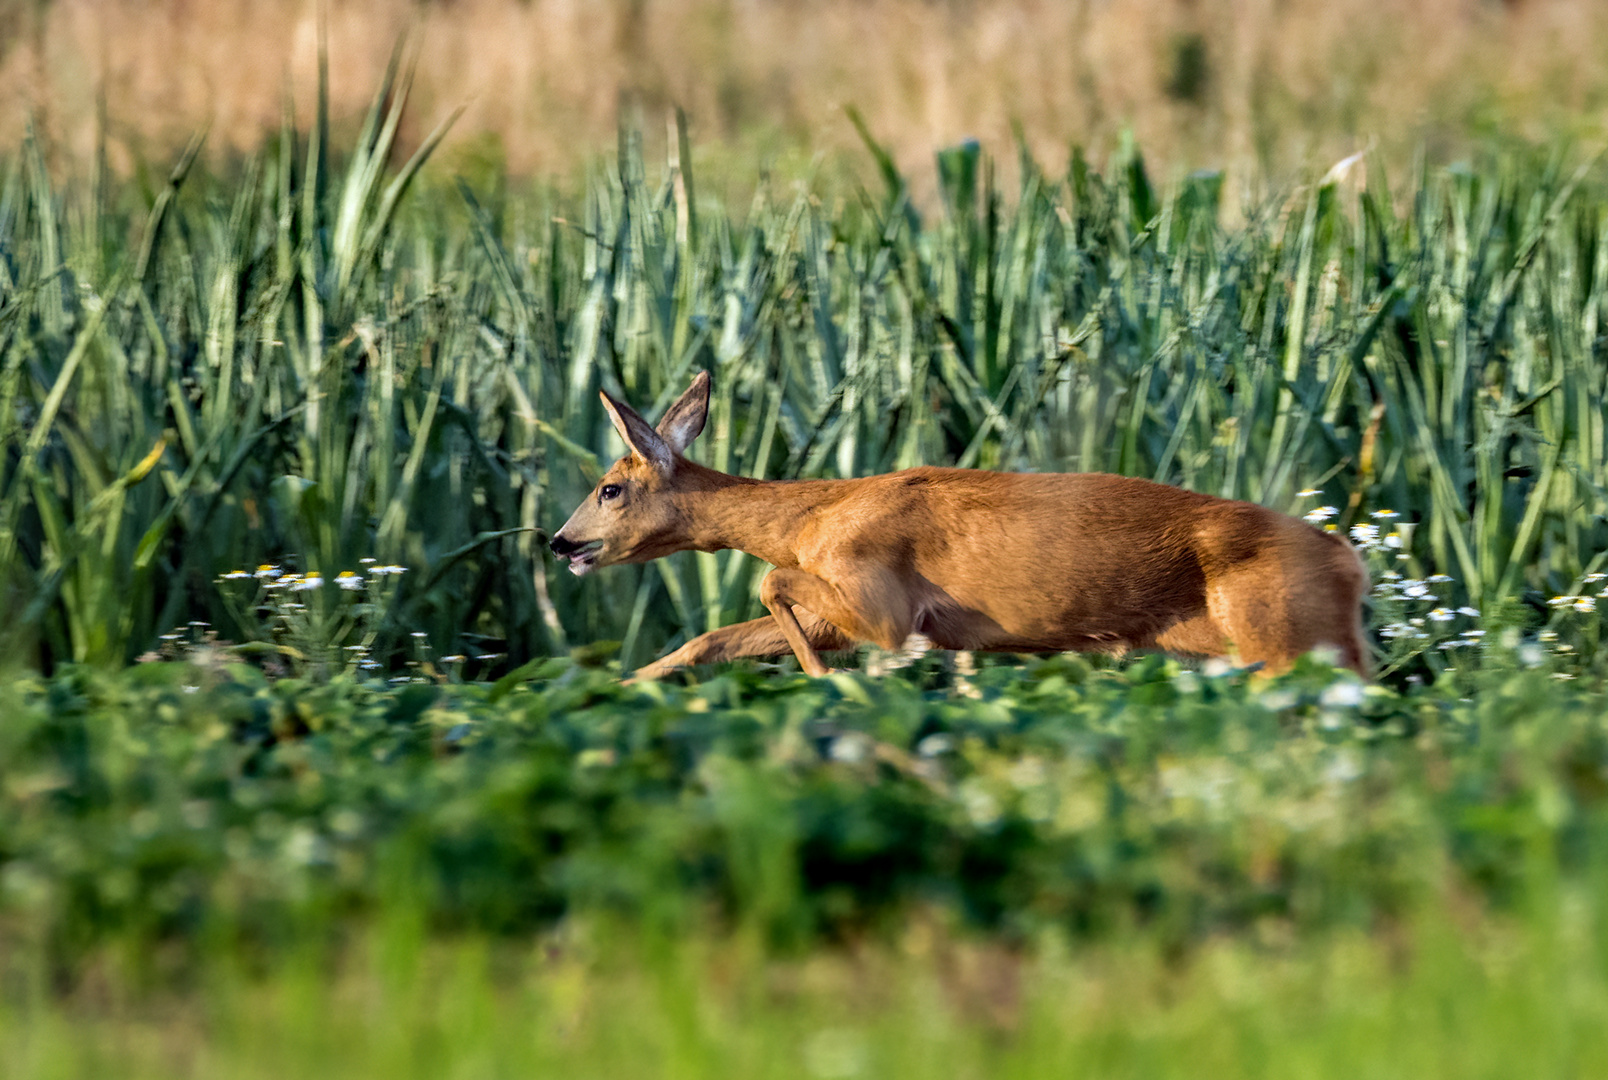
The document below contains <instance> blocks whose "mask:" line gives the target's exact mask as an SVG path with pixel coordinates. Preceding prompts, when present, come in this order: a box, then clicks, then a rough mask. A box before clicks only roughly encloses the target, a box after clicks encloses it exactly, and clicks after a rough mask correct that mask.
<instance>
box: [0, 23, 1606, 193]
mask: <svg viewBox="0 0 1608 1080" xmlns="http://www.w3.org/2000/svg"><path fill="white" fill-rule="evenodd" d="M327 8H328V11H327V19H328V35H329V47H330V58H331V64H330V77H331V94H332V103H333V106H334V109H335V111H336V114H337V115H338V116H346V117H351V116H353V115H354V114H356V113H357V112H358V111H359V110H360V109H361V108H362V107H363V106H364V105H365V104H366V101H367V98H368V95H369V94H370V93H372V90H373V87H374V86H375V85H376V83H377V81H378V78H379V75H380V72H381V71H382V70H383V66H384V64H385V62H386V59H387V57H388V55H389V52H390V49H391V47H392V44H393V43H394V41H395V40H396V38H397V37H398V35H400V34H401V33H403V31H404V30H406V29H407V28H409V27H410V26H411V27H413V28H414V29H415V42H416V44H417V45H418V49H419V68H418V71H419V78H418V84H417V89H418V93H419V96H418V99H417V100H418V104H419V107H418V108H416V109H415V110H414V112H413V118H412V119H413V122H414V123H415V124H416V125H417V130H416V131H415V132H414V137H418V136H419V135H420V134H422V132H423V131H424V130H427V129H428V127H429V126H430V125H433V124H434V123H435V121H436V120H437V119H439V118H440V117H441V116H443V115H445V114H446V113H447V112H448V111H449V110H450V109H452V108H454V107H456V106H457V105H459V104H465V103H467V105H468V111H467V113H466V115H465V117H464V118H463V120H462V121H460V126H459V127H458V129H457V132H456V133H455V135H454V137H453V141H454V143H456V145H457V148H458V152H459V153H461V154H468V153H472V154H475V155H477V156H487V155H489V156H491V157H492V158H493V159H494V160H500V161H501V162H505V163H506V165H507V167H508V168H509V169H511V170H512V171H513V172H515V173H517V174H549V175H561V176H562V175H565V174H568V173H570V172H571V171H572V170H573V169H574V168H575V167H576V165H577V163H579V162H583V161H585V160H587V159H589V158H590V157H592V156H593V155H595V154H596V153H598V152H599V151H602V150H606V149H607V148H608V147H609V146H610V145H611V144H612V142H613V140H614V137H615V130H616V122H617V120H618V118H619V116H620V113H621V110H622V108H623V109H626V110H628V117H631V116H634V117H638V118H641V120H642V122H643V124H644V126H645V127H646V128H647V129H648V130H649V131H650V132H653V131H657V130H659V128H660V110H661V109H662V108H663V107H664V106H665V105H667V104H669V103H679V104H681V105H683V106H685V107H686V109H687V110H688V112H689V114H690V115H691V117H692V119H693V122H694V125H695V135H696V138H697V142H698V144H699V146H700V148H701V152H702V153H708V154H719V153H724V152H726V151H728V150H729V151H738V152H741V153H744V154H746V155H747V157H746V158H744V159H743V160H745V161H746V162H748V163H749V164H748V165H747V167H748V168H749V169H751V168H752V164H751V162H752V161H753V159H754V155H753V151H756V150H757V151H758V152H759V154H760V156H766V155H769V156H773V157H774V156H777V155H780V154H784V153H787V152H794V151H802V152H804V153H809V152H814V151H819V150H827V151H831V150H834V149H840V148H845V147H851V146H853V145H855V144H856V141H857V140H856V137H855V136H854V133H853V129H852V127H851V126H850V125H849V123H848V122H847V120H846V118H845V115H844V106H845V105H851V104H852V105H854V106H856V107H858V108H859V109H860V111H861V112H862V113H863V114H864V116H865V117H866V119H867V121H868V122H869V124H870V126H871V128H872V130H873V131H874V132H876V133H877V135H878V136H879V137H880V138H882V139H883V140H885V141H886V142H887V144H888V145H890V146H891V147H892V148H893V149H894V151H895V153H896V155H897V156H898V158H899V160H900V161H901V163H902V164H903V165H905V166H906V167H907V168H909V169H911V170H912V171H913V172H915V173H917V174H923V173H926V172H928V171H930V170H929V169H928V166H927V162H928V161H930V157H929V155H930V153H931V151H932V149H933V148H934V147H937V146H940V145H943V144H946V143H950V142H953V141H955V140H957V139H960V138H963V137H966V136H975V137H977V138H979V139H981V140H983V142H984V143H985V145H987V146H989V147H990V148H991V149H993V150H994V151H995V152H996V153H998V154H999V155H1000V156H1002V157H1008V156H1009V148H1010V144H1011V138H1012V136H1011V130H1012V125H1013V123H1019V124H1020V125H1021V128H1022V130H1023V131H1024V132H1025V133H1026V135H1027V138H1028V141H1029V143H1030V145H1031V146H1032V148H1033V149H1034V151H1035V152H1036V153H1037V154H1038V155H1039V156H1040V159H1041V160H1042V161H1044V162H1046V163H1047V164H1050V165H1051V166H1052V167H1054V166H1057V165H1058V164H1059V163H1060V162H1061V161H1063V160H1064V159H1065V154H1066V151H1067V148H1068V146H1070V145H1071V144H1073V143H1081V144H1083V145H1085V146H1087V147H1089V148H1090V149H1091V150H1092V151H1094V152H1095V153H1096V155H1097V156H1098V155H1099V154H1100V153H1101V151H1103V150H1104V149H1106V148H1108V147H1109V146H1110V145H1112V144H1113V142H1114V141H1115V139H1117V138H1118V137H1119V136H1120V133H1121V132H1122V131H1123V130H1124V129H1129V130H1131V131H1132V132H1133V133H1134V135H1135V136H1136V137H1137V139H1138V141H1139V144H1140V145H1141V146H1142V147H1144V148H1145V149H1146V151H1147V153H1148V154H1149V156H1150V157H1151V158H1152V159H1153V160H1158V161H1161V162H1163V163H1164V164H1165V166H1166V167H1167V168H1168V169H1169V170H1176V169H1182V168H1190V167H1200V166H1207V167H1222V168H1227V169H1229V170H1230V172H1231V173H1232V174H1234V175H1238V176H1241V177H1249V176H1253V175H1267V174H1268V173H1272V174H1274V175H1278V174H1280V173H1282V172H1284V171H1285V170H1288V169H1290V168H1292V167H1304V166H1311V165H1321V164H1325V163H1327V162H1328V161H1332V160H1334V159H1336V158H1338V157H1341V156H1344V155H1346V154H1349V153H1351V152H1353V151H1354V150H1356V149H1359V148H1361V147H1362V146H1364V145H1368V144H1369V143H1374V144H1376V145H1378V146H1380V147H1381V148H1382V149H1383V150H1384V151H1385V153H1386V155H1387V157H1390V158H1395V159H1397V160H1401V159H1403V158H1404V157H1405V156H1407V155H1408V154H1410V153H1411V152H1412V151H1413V149H1415V148H1417V147H1419V146H1428V147H1429V148H1430V150H1431V152H1432V153H1435V154H1437V155H1444V154H1451V153H1455V152H1456V151H1457V150H1458V148H1459V147H1460V146H1461V145H1462V144H1463V143H1464V141H1465V140H1466V139H1467V138H1469V137H1470V136H1471V135H1473V134H1476V133H1479V132H1482V131H1489V130H1490V129H1492V128H1495V129H1498V130H1503V131H1511V132H1514V133H1516V134H1520V135H1525V136H1531V137H1534V136H1539V135H1547V134H1552V133H1554V132H1556V131H1558V130H1567V131H1571V132H1575V133H1588V134H1591V133H1596V132H1598V131H1600V130H1601V129H1602V128H1603V126H1604V125H1603V120H1604V117H1605V112H1604V109H1605V105H1608V5H1603V4H1602V3H1600V0H1528V2H1522V0H1509V2H1507V3H1502V2H1499V0H1415V2H1411V3H1409V2H1407V0H424V2H419V0H327ZM317 21H318V4H317V2H316V0H255V2H251V3H246V2H238V0H0V50H3V51H0V146H4V145H14V144H15V142H16V140H17V138H18V137H19V135H20V133H21V132H22V130H23V129H24V127H25V125H26V123H27V120H28V118H29V117H30V115H32V116H34V117H36V118H37V123H38V124H39V127H40V129H41V130H42V131H43V132H44V133H45V135H46V137H47V138H48V140H49V142H50V146H51V151H52V154H53V156H55V157H56V159H57V160H59V161H64V162H71V161H74V160H82V159H83V158H84V157H85V156H86V155H87V154H88V153H89V152H90V151H91V149H92V147H93V146H94V144H95V138H96V130H97V123H96V113H97V105H96V102H97V99H98V98H99V97H101V96H103V97H104V99H105V102H106V110H107V134H108V146H109V151H110V154H111V158H112V161H113V164H114V165H121V166H123V167H127V165H128V164H129V163H130V162H131V161H132V160H133V159H134V158H135V157H136V156H146V157H157V158H158V159H160V158H162V157H164V156H165V155H167V154H169V153H171V152H172V150H173V149H174V148H175V147H176V146H177V145H179V144H180V143H182V141H183V140H184V139H185V138H187V137H188V135H189V134H190V133H191V132H192V131H194V130H195V129H196V128H197V127H199V126H201V125H203V124H207V123H210V124H211V128H212V147H213V150H214V152H216V151H218V150H219V149H220V148H221V149H224V150H227V149H235V150H243V149H248V148H252V147H255V146H256V145H258V143H259V141H260V139H261V136H262V133H263V131H264V129H265V128H271V127H272V126H274V125H276V124H277V123H278V119H279V116H280V109H281V103H282V101H283V96H284V92H285V87H286V86H287V84H288V85H289V86H290V87H291V88H292V91H293V93H294V98H295V101H296V104H297V108H298V112H299V115H300V116H302V117H303V118H305V117H306V116H307V115H308V114H309V112H310V110H311V107H312V101H313V93H314V91H313V87H314V86H315V81H314V80H315V72H316V46H315V42H316V38H317ZM452 152H453V151H452V149H451V148H450V147H449V149H448V151H447V153H448V157H449V160H450V157H451V154H452Z"/></svg>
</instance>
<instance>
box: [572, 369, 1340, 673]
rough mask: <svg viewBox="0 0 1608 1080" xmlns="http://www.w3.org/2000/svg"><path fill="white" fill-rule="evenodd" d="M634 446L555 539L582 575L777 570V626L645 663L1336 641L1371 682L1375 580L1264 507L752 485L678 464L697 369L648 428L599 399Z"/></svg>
mask: <svg viewBox="0 0 1608 1080" xmlns="http://www.w3.org/2000/svg"><path fill="white" fill-rule="evenodd" d="M602 398H603V405H604V407H605V408H606V409H607V410H608V414H609V418H610V419H611V420H612V421H613V422H614V426H615V427H616V428H617V429H618V430H619V433H620V436H621V437H622V438H623V439H624V440H625V443H626V445H627V446H628V447H629V448H630V452H629V453H628V454H626V456H625V457H623V458H621V459H620V460H619V461H618V462H616V463H615V464H614V466H613V467H612V468H610V469H609V471H608V472H607V473H606V474H605V475H604V476H603V478H602V480H601V481H599V483H598V485H597V488H596V489H595V490H594V491H593V492H592V494H591V496H589V497H588V498H587V500H586V501H585V502H584V503H582V504H581V505H580V507H579V508H578V509H577V510H576V511H575V513H574V514H573V515H572V516H571V517H570V519H569V520H568V521H567V522H565V523H564V527H563V528H561V529H559V531H558V532H557V533H555V534H554V535H553V537H552V540H551V547H552V549H553V554H554V555H556V556H558V557H559V558H560V559H565V558H567V559H568V560H569V567H570V570H571V571H573V572H574V573H576V574H587V573H590V572H591V571H593V570H595V569H597V568H598V567H600V566H609V565H612V564H614V563H633V562H646V561H647V560H649V559H656V558H658V557H659V556H661V555H669V554H670V553H672V552H676V551H686V550H688V549H696V550H698V551H720V550H722V549H725V548H736V549H738V550H740V551H746V552H748V553H749V554H750V555H753V556H755V557H757V558H760V559H763V560H764V561H765V562H768V563H770V564H772V565H773V566H774V567H775V569H774V570H772V571H771V572H770V573H769V574H768V575H766V577H765V579H764V582H763V583H762V584H761V586H760V590H759V596H760V600H761V601H762V602H763V603H764V605H765V606H766V607H767V608H769V609H770V617H768V618H762V619H754V620H752V621H750V622H745V623H740V624H738V625H735V626H728V627H726V628H724V629H721V630H715V631H712V632H710V633H707V634H704V635H702V636H700V637H697V638H694V639H693V640H692V641H689V642H687V644H685V645H683V646H682V647H681V648H679V649H677V650H676V651H674V652H672V653H670V654H669V655H668V656H665V657H663V658H662V659H660V660H658V661H657V662H655V663H653V664H650V665H648V666H647V667H645V668H642V669H640V670H639V671H638V672H637V676H638V677H640V678H659V677H662V676H664V675H666V674H668V673H669V672H671V671H673V670H675V669H676V668H679V667H684V666H687V665H690V664H707V663H714V662H716V661H721V660H729V659H732V658H733V657H739V656H777V655H783V654H785V653H787V652H788V651H791V652H792V653H793V654H794V655H795V656H797V657H798V661H799V663H800V664H801V665H802V666H803V668H804V670H805V671H807V672H808V673H810V674H811V675H824V674H826V672H827V668H826V666H825V665H824V664H823V663H822V662H821V658H820V656H819V651H820V650H835V649H847V648H852V647H853V646H854V645H855V643H856V642H860V641H872V642H875V643H876V644H878V645H880V646H882V647H883V648H885V649H897V648H899V647H900V646H901V645H902V644H903V643H904V641H905V639H906V637H908V636H909V635H910V634H911V633H912V632H919V633H921V634H923V635H925V636H926V637H927V638H928V639H929V640H931V641H932V642H933V644H934V645H936V646H938V647H939V648H943V649H977V650H996V651H1007V652H1058V651H1067V650H1078V651H1084V652H1105V653H1114V654H1120V653H1123V652H1126V651H1127V650H1129V649H1153V648H1160V649H1165V650H1168V651H1170V652H1175V653H1183V654H1191V655H1196V656H1237V658H1238V660H1239V661H1240V662H1241V663H1245V664H1262V665H1265V667H1266V669H1267V670H1269V671H1278V670H1281V669H1283V668H1287V667H1288V666H1289V665H1290V664H1291V662H1292V661H1294V659H1295V658H1296V657H1297V656H1300V655H1301V654H1302V653H1304V652H1306V651H1308V650H1310V649H1313V648H1316V647H1319V646H1327V647H1329V648H1332V649H1333V650H1335V652H1336V653H1337V654H1338V657H1339V662H1340V663H1342V664H1344V665H1345V666H1346V667H1349V668H1352V669H1353V670H1355V671H1357V672H1358V673H1359V674H1362V675H1364V676H1366V675H1367V672H1368V654H1367V651H1366V647H1365V645H1364V643H1363V635H1362V626H1361V602H1362V597H1363V594H1364V593H1365V592H1366V591H1367V589H1368V575H1367V571H1366V570H1365V569H1364V568H1363V565H1362V562H1361V560H1360V559H1359V558H1358V557H1357V554H1356V552H1355V551H1354V550H1353V549H1352V547H1351V545H1350V544H1348V543H1347V542H1346V541H1345V539H1344V538H1342V537H1340V536H1338V535H1334V534H1332V533H1326V532H1323V531H1320V530H1319V529H1316V528H1314V527H1313V526H1311V525H1309V524H1307V523H1306V522H1304V521H1299V520H1297V519H1296V518H1293V517H1290V516H1288V515H1286V514H1281V513H1278V512H1276V511H1273V510H1269V509H1267V508H1266V507H1262V506H1257V505H1255V504H1254V503H1247V502H1234V501H1231V500H1228V499H1219V498H1215V497H1213V496H1210V495H1200V494H1197V493H1195V492H1192V491H1185V490H1183V489H1182V488H1176V487H1169V486H1167V485H1165V484H1156V483H1152V482H1150V481H1148V480H1138V479H1132V478H1130V477H1125V476H1112V475H1109V474H1104V473H997V472H984V471H979V470H973V469H942V468H918V469H907V470H905V471H904V472H896V473H889V474H886V475H883V476H869V477H865V478H862V479H855V480H792V481H764V480H750V479H747V478H745V477H740V476H729V475H727V474H725V473H721V472H717V471H715V470H714V469H710V468H706V467H704V466H703V465H699V464H697V463H696V462H692V461H688V460H687V459H686V458H684V457H682V453H683V452H684V451H685V450H686V449H687V446H688V444H690V443H691V442H692V440H693V439H694V438H695V437H696V436H697V435H698V433H699V432H700V431H702V430H703V426H704V420H705V418H706V416H707V414H708V410H709V375H708V373H707V372H705V373H700V374H699V375H698V376H697V378H695V379H694V380H693V383H692V387H691V388H690V389H689V390H688V391H687V392H686V393H685V394H683V395H682V396H681V398H680V400H678V401H677V402H676V403H675V404H674V405H672V406H670V409H669V411H668V412H666V413H665V415H664V419H662V420H660V421H659V426H658V428H657V429H655V428H653V427H652V426H650V425H649V424H648V422H647V421H646V420H644V419H643V418H642V417H641V416H639V415H638V414H637V413H636V412H634V411H632V409H631V408H630V407H629V406H627V405H625V404H624V403H622V402H619V401H616V400H614V399H613V398H611V397H610V396H609V395H608V394H607V393H604V394H603V395H602Z"/></svg>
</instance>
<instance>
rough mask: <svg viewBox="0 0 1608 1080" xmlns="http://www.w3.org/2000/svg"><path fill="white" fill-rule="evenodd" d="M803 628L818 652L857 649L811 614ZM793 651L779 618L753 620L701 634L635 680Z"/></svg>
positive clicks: (803, 619)
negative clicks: (744, 658) (744, 657)
mask: <svg viewBox="0 0 1608 1080" xmlns="http://www.w3.org/2000/svg"><path fill="white" fill-rule="evenodd" d="M799 624H800V626H801V628H802V629H803V631H804V637H805V638H806V639H807V640H808V641H809V643H810V644H811V645H812V646H813V647H814V648H816V649H821V650H825V651H831V650H835V649H852V648H854V641H853V639H852V638H850V637H849V636H848V635H846V634H844V633H843V631H841V630H839V629H838V628H837V627H835V626H833V625H832V624H831V623H829V622H826V621H825V620H824V619H821V618H818V617H817V616H815V615H812V614H810V613H809V612H807V611H806V612H804V613H803V616H802V617H801V618H800V619H799ZM792 651H793V646H792V644H791V643H790V642H789V641H788V640H787V638H786V637H785V636H783V634H782V628H781V626H780V625H779V624H778V623H777V622H776V620H775V618H773V617H772V616H770V615H766V616H765V617H764V618H762V619H750V620H749V621H748V622H742V623H737V624H735V625H733V626H723V627H721V628H720V629H719V630H711V631H710V632H709V633H707V634H700V635H698V636H697V637H695V638H693V639H692V640H691V641H689V642H687V643H686V644H685V645H683V646H681V648H679V649H677V650H676V651H675V652H673V653H670V654H668V655H667V656H662V657H660V658H659V659H658V660H655V661H654V662H653V663H651V664H648V665H647V666H646V667H641V668H638V669H637V671H636V674H634V675H633V676H632V678H633V679H662V678H664V677H665V676H666V675H669V674H670V673H671V672H672V671H675V670H676V669H678V668H684V667H691V666H692V665H694V664H718V663H720V662H721V661H722V660H735V659H737V658H739V657H743V656H783V655H785V654H787V653H790V652H792Z"/></svg>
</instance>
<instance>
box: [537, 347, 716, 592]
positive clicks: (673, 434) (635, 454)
mask: <svg viewBox="0 0 1608 1080" xmlns="http://www.w3.org/2000/svg"><path fill="white" fill-rule="evenodd" d="M598 396H599V397H601V398H602V399H603V407H604V408H605V409H607V410H608V414H609V419H610V420H611V421H613V423H614V429H615V430H616V431H618V432H619V433H620V438H622V439H624V440H625V445H626V446H627V447H628V448H629V450H630V452H629V453H627V454H626V455H625V456H624V457H622V458H621V459H620V460H619V461H616V462H615V463H614V465H613V467H612V468H610V469H609V471H608V472H606V473H604V474H603V478H602V479H601V480H599V481H598V484H597V487H595V488H593V489H592V494H591V495H589V496H587V499H586V501H585V502H583V503H581V505H580V506H578V507H576V509H575V513H573V514H571V515H570V519H569V520H568V521H566V522H565V523H564V527H563V528H562V529H559V530H558V532H556V533H554V534H553V537H552V539H551V540H550V541H549V546H550V547H551V548H552V549H553V554H554V555H555V556H557V557H558V558H560V559H568V560H569V568H570V572H571V573H573V574H575V575H577V576H579V575H583V574H589V573H591V572H592V571H593V570H595V569H597V568H598V567H600V566H610V565H612V564H614V563H632V562H647V561H648V560H649V559H657V558H658V557H659V556H661V555H668V554H670V553H671V552H674V551H680V550H682V549H683V548H684V547H685V546H686V544H685V535H686V530H685V527H684V523H683V522H682V521H681V513H680V510H679V509H678V508H677V506H676V502H675V500H674V499H673V498H669V497H668V496H669V495H670V494H672V493H673V491H674V484H675V478H676V471H677V466H678V465H679V466H683V467H685V465H686V464H687V463H686V462H685V461H683V460H682V457H681V455H682V453H683V452H684V451H685V450H686V449H687V447H688V446H689V445H690V444H691V443H692V440H693V439H695V438H697V437H698V433H699V432H701V431H702V430H703V428H704V421H705V420H706V419H708V416H709V373H708V372H706V371H701V372H699V373H698V376H697V378H695V379H693V380H692V386H691V387H689V388H688V389H687V392H686V393H684V394H682V395H681V397H680V398H678V399H677V400H676V403H675V404H674V405H672V406H670V408H669V409H668V410H667V411H666V412H665V414H664V418H663V419H661V420H660V421H659V426H658V427H657V428H654V427H652V426H650V425H649V424H648V422H647V421H646V420H644V419H642V417H641V415H640V414H638V413H637V411H636V410H635V409H633V408H631V406H629V405H627V404H626V403H625V402H623V401H617V400H615V399H614V398H612V397H610V396H609V395H608V393H606V392H603V391H599V393H598Z"/></svg>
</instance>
